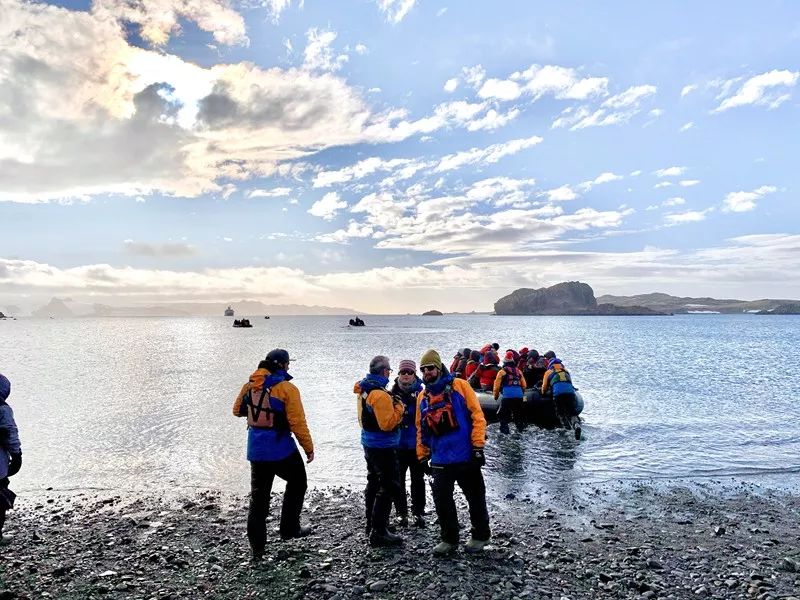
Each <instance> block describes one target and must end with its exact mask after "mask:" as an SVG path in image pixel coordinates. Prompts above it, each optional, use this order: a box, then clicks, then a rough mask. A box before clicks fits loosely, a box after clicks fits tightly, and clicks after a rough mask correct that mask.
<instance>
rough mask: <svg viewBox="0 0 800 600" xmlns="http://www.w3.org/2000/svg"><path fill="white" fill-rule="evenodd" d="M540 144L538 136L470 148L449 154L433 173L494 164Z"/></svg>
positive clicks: (540, 139)
mask: <svg viewBox="0 0 800 600" xmlns="http://www.w3.org/2000/svg"><path fill="white" fill-rule="evenodd" d="M541 142H542V138H540V137H539V136H536V135H534V136H531V137H529V138H520V139H515V140H509V141H507V142H502V143H499V144H492V145H491V146H488V147H486V148H472V149H470V150H466V151H463V152H457V153H456V154H449V155H447V156H444V157H442V159H441V160H440V161H439V163H438V164H437V165H436V168H435V169H434V171H436V172H443V171H451V170H453V169H459V168H461V167H463V166H465V165H471V164H476V163H496V162H497V161H499V160H500V159H501V158H503V157H504V156H509V155H511V154H516V153H517V152H520V151H522V150H525V149H527V148H531V147H533V146H535V145H537V144H540V143H541Z"/></svg>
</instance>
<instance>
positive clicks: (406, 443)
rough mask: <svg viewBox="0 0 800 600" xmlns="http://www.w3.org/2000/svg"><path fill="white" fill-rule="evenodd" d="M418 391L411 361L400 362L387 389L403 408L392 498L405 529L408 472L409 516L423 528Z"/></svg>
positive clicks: (423, 500) (422, 484)
mask: <svg viewBox="0 0 800 600" xmlns="http://www.w3.org/2000/svg"><path fill="white" fill-rule="evenodd" d="M420 391H422V381H420V379H419V377H417V365H416V363H415V362H414V361H413V360H410V359H405V360H401V361H400V366H399V367H398V371H397V378H396V379H395V380H394V385H393V386H392V389H391V392H390V393H391V394H392V397H393V398H395V399H396V400H399V401H400V402H402V403H403V406H405V412H403V421H402V423H401V424H400V448H399V449H398V451H397V458H398V460H399V462H400V489H399V494H398V496H397V498H395V503H394V504H395V510H396V511H397V516H398V517H399V519H400V526H401V527H406V526H408V499H407V498H406V472H407V471H410V472H411V513H412V514H413V515H414V525H415V526H416V527H425V519H424V517H423V515H424V514H425V472H424V471H423V470H422V465H421V464H420V463H419V461H418V460H417V395H418V394H419V393H420Z"/></svg>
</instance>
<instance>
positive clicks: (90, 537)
mask: <svg viewBox="0 0 800 600" xmlns="http://www.w3.org/2000/svg"><path fill="white" fill-rule="evenodd" d="M459 498H460V497H459ZM279 502H280V498H279V497H278V495H275V496H274V497H273V503H272V505H273V508H274V507H276V506H279ZM465 508H466V507H465V505H464V503H463V501H462V502H461V505H460V507H459V509H460V511H462V512H461V522H462V525H463V524H468V518H467V516H466V513H465ZM246 510H247V498H246V497H245V496H236V495H232V494H226V493H221V492H217V491H196V492H191V493H187V494H180V493H176V492H170V493H169V494H157V493H153V494H141V493H130V494H124V495H118V494H113V493H108V492H72V493H65V492H55V491H50V492H42V493H41V494H40V495H36V496H35V497H31V495H29V494H28V495H26V494H21V495H20V498H19V500H18V503H17V508H16V509H15V510H14V511H12V512H10V513H9V519H8V523H7V526H6V532H7V533H10V534H12V535H14V539H13V543H12V544H10V545H8V546H6V547H2V548H0V598H2V599H9V598H25V599H38V598H75V599H78V598H143V599H150V598H153V599H156V598H158V599H161V598H200V597H209V598H231V599H233V598H326V599H330V598H332V599H337V600H338V599H345V598H374V599H378V598H397V597H403V598H432V597H438V598H453V599H457V600H461V599H463V600H468V599H483V598H485V599H490V598H497V599H500V598H508V599H512V598H555V599H558V600H565V599H570V600H575V599H577V598H642V599H647V598H674V599H679V598H742V599H750V598H758V599H759V600H768V599H777V598H783V599H789V598H797V597H800V591H798V590H800V530H798V527H797V524H798V522H800V499H799V498H798V497H797V496H796V495H794V494H790V493H785V492H780V491H775V490H769V489H766V490H765V489H762V488H761V487H760V486H758V485H756V484H742V483H738V484H730V485H729V486H727V487H720V486H718V485H713V484H690V485H687V484H682V483H670V484H663V483H658V484H655V483H633V484H622V483H619V484H606V485H604V486H589V487H588V489H586V490H584V491H583V492H582V494H581V496H580V497H571V498H565V500H564V503H563V505H560V506H553V505H549V506H548V505H546V504H542V503H541V502H540V501H539V499H537V498H532V497H511V495H509V497H507V498H504V499H502V500H495V501H493V502H491V503H490V514H491V517H492V529H493V540H492V544H491V545H490V546H489V547H488V548H487V549H486V550H485V551H484V552H483V553H482V554H479V555H474V556H473V555H466V554H464V553H463V552H459V553H458V554H456V555H453V556H452V557H448V558H444V559H442V558H439V559H437V558H434V557H433V556H432V555H431V552H430V550H431V547H432V546H433V544H434V543H436V541H437V538H438V535H437V534H438V528H437V527H436V525H435V523H434V521H435V515H434V514H430V515H428V517H427V520H428V526H427V527H426V528H423V529H415V528H408V529H398V532H399V533H401V534H402V535H404V536H405V538H406V544H405V548H404V549H402V550H385V549H371V548H369V546H368V544H367V541H366V536H365V534H364V531H363V528H364V521H363V516H362V512H363V509H362V499H361V494H360V492H359V491H357V490H352V489H348V488H333V489H316V490H311V491H309V494H308V495H307V497H306V509H305V513H304V520H305V521H307V522H309V523H310V524H311V525H312V526H313V527H314V534H313V535H312V536H310V537H308V538H303V539H299V540H291V541H286V542H282V541H280V540H279V537H278V534H277V531H276V529H277V522H276V520H275V519H276V517H275V516H273V517H270V519H271V526H270V527H271V531H272V532H271V539H272V540H273V542H272V543H271V545H268V548H267V554H266V555H265V557H264V560H263V561H261V562H258V563H253V562H251V561H250V556H249V551H248V547H247V542H246V537H245V520H246ZM467 527H468V525H467ZM467 537H468V528H465V530H463V531H462V538H463V540H465V539H466V538H467Z"/></svg>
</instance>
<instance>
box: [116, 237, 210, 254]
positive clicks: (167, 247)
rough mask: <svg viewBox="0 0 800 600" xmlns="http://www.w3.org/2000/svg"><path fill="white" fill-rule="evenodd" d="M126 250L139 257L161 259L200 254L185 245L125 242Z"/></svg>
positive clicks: (189, 245)
mask: <svg viewBox="0 0 800 600" xmlns="http://www.w3.org/2000/svg"><path fill="white" fill-rule="evenodd" d="M124 245H125V250H126V251H127V252H129V253H131V254H136V255H138V256H152V257H160V258H178V257H182V256H194V255H196V254H198V251H197V248H195V247H194V246H192V245H191V244H185V243H180V242H179V243H171V242H170V243H165V244H149V243H146V242H135V241H133V240H125V244H124Z"/></svg>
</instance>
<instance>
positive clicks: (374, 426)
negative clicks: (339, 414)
mask: <svg viewBox="0 0 800 600" xmlns="http://www.w3.org/2000/svg"><path fill="white" fill-rule="evenodd" d="M388 383H389V380H388V379H387V378H386V377H381V376H380V375H372V374H369V375H367V376H366V377H365V378H364V379H362V380H361V381H359V382H358V383H356V384H355V385H354V386H353V392H354V393H355V394H356V400H357V404H358V423H359V424H360V425H361V445H362V446H364V448H397V447H399V446H400V423H401V422H402V421H403V413H404V412H405V405H404V404H403V403H402V402H399V401H397V402H396V401H395V400H394V399H393V398H392V397H391V396H390V395H389V392H387V391H386V384H388Z"/></svg>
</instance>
